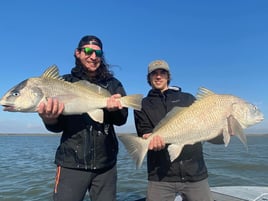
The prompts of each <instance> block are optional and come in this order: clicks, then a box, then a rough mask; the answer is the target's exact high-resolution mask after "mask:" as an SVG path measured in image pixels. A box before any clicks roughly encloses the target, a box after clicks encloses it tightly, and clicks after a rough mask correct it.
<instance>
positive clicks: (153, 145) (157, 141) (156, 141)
mask: <svg viewBox="0 0 268 201" xmlns="http://www.w3.org/2000/svg"><path fill="white" fill-rule="evenodd" d="M151 134H152V133H147V134H144V135H143V136H142V137H143V138H144V139H147V138H148V137H149V136H150V135H151ZM165 145H166V144H165V142H164V140H163V138H162V137H161V136H159V135H156V136H153V138H152V139H151V141H150V143H149V148H148V149H149V150H154V151H160V150H162V149H164V148H165Z"/></svg>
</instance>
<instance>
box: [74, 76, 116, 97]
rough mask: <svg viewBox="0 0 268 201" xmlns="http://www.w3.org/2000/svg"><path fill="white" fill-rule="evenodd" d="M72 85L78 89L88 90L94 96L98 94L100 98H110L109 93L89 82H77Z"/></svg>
mask: <svg viewBox="0 0 268 201" xmlns="http://www.w3.org/2000/svg"><path fill="white" fill-rule="evenodd" d="M73 84H74V85H77V86H78V87H80V88H84V89H86V90H90V91H91V92H92V93H95V94H98V95H101V96H104V97H110V96H111V93H110V92H109V91H108V90H106V89H104V88H102V87H101V86H99V85H96V84H93V83H90V82H88V81H86V80H80V81H78V82H74V83H73Z"/></svg>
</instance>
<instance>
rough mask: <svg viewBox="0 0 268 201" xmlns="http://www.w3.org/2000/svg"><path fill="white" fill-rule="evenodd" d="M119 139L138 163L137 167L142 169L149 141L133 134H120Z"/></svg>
mask: <svg viewBox="0 0 268 201" xmlns="http://www.w3.org/2000/svg"><path fill="white" fill-rule="evenodd" d="M118 138H119V139H120V140H121V142H122V143H123V144H124V146H125V148H126V150H127V152H128V153H129V154H130V155H131V156H132V158H133V159H134V161H135V162H136V167H137V168H140V167H141V165H142V162H143V160H144V157H145V155H146V153H147V151H148V145H149V140H146V139H143V138H141V137H137V136H135V135H132V134H119V135H118Z"/></svg>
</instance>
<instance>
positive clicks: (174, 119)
mask: <svg viewBox="0 0 268 201" xmlns="http://www.w3.org/2000/svg"><path fill="white" fill-rule="evenodd" d="M263 119H264V117H263V114H262V113H261V112H260V110H259V109H258V108H257V107H256V106H254V105H253V104H250V103H247V102H246V101H244V100H242V99H241V98H238V97H236V96H233V95H227V94H215V93H213V92H212V91H210V90H208V89H206V88H203V87H201V88H199V92H198V94H197V100H196V101H195V102H194V103H193V104H192V105H191V106H190V107H187V108H183V109H182V108H178V107H175V108H173V109H172V110H171V111H170V112H169V113H168V114H167V115H166V117H164V118H163V119H162V120H161V121H160V122H159V124H158V125H157V126H156V127H155V128H154V130H153V132H152V135H150V137H149V138H148V139H143V138H141V137H137V136H135V135H131V134H120V135H118V137H119V139H120V140H121V141H122V142H123V144H124V146H125V148H126V149H127V151H128V152H129V153H130V155H131V156H132V157H133V159H134V160H135V162H136V166H137V168H138V167H140V166H141V164H142V161H143V159H144V157H145V155H146V153H147V150H148V145H149V142H150V140H151V139H152V138H153V136H155V135H159V136H161V137H162V138H163V140H164V142H165V143H167V144H170V145H169V146H168V152H169V156H170V160H171V161H173V160H175V159H176V158H177V157H178V156H179V155H180V153H181V151H182V148H183V147H184V145H192V144H195V143H197V142H203V141H208V140H211V139H213V138H215V137H217V136H219V135H223V140H224V143H225V146H227V145H228V144H229V141H230V136H231V135H236V136H237V137H238V138H239V139H240V140H241V142H242V143H243V144H244V145H245V146H247V145H246V144H247V140H246V136H245V135H244V133H243V129H245V128H247V127H249V126H252V125H255V124H257V123H259V122H261V121H262V120H263Z"/></svg>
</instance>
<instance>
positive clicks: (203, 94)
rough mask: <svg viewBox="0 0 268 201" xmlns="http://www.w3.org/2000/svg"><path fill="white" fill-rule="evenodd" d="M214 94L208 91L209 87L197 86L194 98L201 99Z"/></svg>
mask: <svg viewBox="0 0 268 201" xmlns="http://www.w3.org/2000/svg"><path fill="white" fill-rule="evenodd" d="M213 94H215V93H214V92H213V91H210V90H209V89H207V88H205V87H199V89H198V92H197V95H196V98H197V100H201V99H203V98H205V97H207V96H210V95H213Z"/></svg>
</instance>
